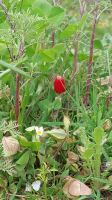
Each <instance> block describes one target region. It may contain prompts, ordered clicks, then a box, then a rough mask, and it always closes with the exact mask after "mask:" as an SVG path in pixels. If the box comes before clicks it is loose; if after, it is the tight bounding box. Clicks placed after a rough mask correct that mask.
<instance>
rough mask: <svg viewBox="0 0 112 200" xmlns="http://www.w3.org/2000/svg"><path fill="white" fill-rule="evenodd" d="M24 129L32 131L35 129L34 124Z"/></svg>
mask: <svg viewBox="0 0 112 200" xmlns="http://www.w3.org/2000/svg"><path fill="white" fill-rule="evenodd" d="M25 130H26V131H28V132H31V131H34V130H36V126H31V127H28V128H26V129H25Z"/></svg>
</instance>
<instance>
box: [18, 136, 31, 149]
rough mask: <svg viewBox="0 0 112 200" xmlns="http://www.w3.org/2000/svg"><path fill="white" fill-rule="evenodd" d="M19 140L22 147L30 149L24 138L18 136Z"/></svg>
mask: <svg viewBox="0 0 112 200" xmlns="http://www.w3.org/2000/svg"><path fill="white" fill-rule="evenodd" d="M18 140H19V143H20V145H21V146H23V147H29V142H28V140H27V139H26V138H25V137H24V136H20V135H19V136H18Z"/></svg>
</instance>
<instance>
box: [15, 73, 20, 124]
mask: <svg viewBox="0 0 112 200" xmlns="http://www.w3.org/2000/svg"><path fill="white" fill-rule="evenodd" d="M19 92H20V75H19V74H17V75H16V101H15V117H16V125H18V116H19Z"/></svg>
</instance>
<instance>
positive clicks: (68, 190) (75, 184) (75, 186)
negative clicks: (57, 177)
mask: <svg viewBox="0 0 112 200" xmlns="http://www.w3.org/2000/svg"><path fill="white" fill-rule="evenodd" d="M63 192H64V194H65V195H66V196H67V197H68V198H70V199H73V198H74V197H79V196H89V195H91V194H92V190H91V189H90V188H89V187H88V186H87V185H86V184H84V183H82V182H81V181H80V180H75V179H73V178H71V177H68V179H67V182H66V183H65V185H64V187H63Z"/></svg>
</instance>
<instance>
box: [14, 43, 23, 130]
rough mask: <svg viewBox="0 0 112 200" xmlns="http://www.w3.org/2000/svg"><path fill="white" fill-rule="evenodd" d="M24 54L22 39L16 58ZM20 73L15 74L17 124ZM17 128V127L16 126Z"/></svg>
mask: <svg viewBox="0 0 112 200" xmlns="http://www.w3.org/2000/svg"><path fill="white" fill-rule="evenodd" d="M23 54H24V40H22V41H21V43H20V47H19V52H18V55H17V58H20V57H22V56H23ZM20 78H21V77H20V74H17V75H16V102H15V116H16V125H18V118H19V110H20V108H19V107H20V101H19V95H20ZM17 129H18V127H17Z"/></svg>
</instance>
